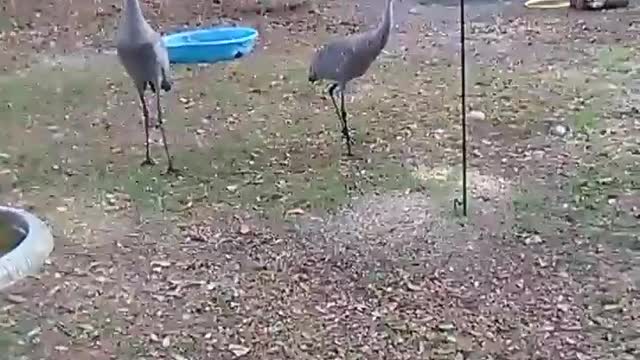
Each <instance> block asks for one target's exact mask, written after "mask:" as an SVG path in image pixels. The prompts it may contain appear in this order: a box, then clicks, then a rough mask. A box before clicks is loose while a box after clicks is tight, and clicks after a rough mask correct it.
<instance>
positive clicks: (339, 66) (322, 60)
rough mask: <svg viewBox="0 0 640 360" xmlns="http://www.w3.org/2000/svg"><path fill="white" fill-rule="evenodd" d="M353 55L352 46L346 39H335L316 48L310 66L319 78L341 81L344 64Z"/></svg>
mask: <svg viewBox="0 0 640 360" xmlns="http://www.w3.org/2000/svg"><path fill="white" fill-rule="evenodd" d="M353 55H354V48H353V46H352V44H351V42H350V41H348V39H344V38H343V39H337V40H334V41H332V42H329V43H328V44H326V45H324V46H323V47H322V48H320V49H319V50H318V52H317V53H316V54H315V56H314V58H313V60H312V68H313V69H314V73H315V75H316V76H317V77H318V78H320V79H328V80H334V81H341V80H343V78H344V75H345V74H344V72H345V68H346V67H345V65H346V64H347V63H348V62H349V59H351V58H352V57H353Z"/></svg>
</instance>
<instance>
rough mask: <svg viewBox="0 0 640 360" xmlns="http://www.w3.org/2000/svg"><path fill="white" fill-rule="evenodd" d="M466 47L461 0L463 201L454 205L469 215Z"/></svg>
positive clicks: (455, 202) (461, 1)
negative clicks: (460, 207)
mask: <svg viewBox="0 0 640 360" xmlns="http://www.w3.org/2000/svg"><path fill="white" fill-rule="evenodd" d="M464 55H465V49H464V0H460V69H461V74H460V80H461V81H460V83H461V92H460V99H461V105H462V201H460V200H459V199H455V200H454V203H453V206H454V209H456V210H457V208H458V207H459V206H462V214H463V215H464V216H467V94H466V87H467V80H466V64H465V57H464Z"/></svg>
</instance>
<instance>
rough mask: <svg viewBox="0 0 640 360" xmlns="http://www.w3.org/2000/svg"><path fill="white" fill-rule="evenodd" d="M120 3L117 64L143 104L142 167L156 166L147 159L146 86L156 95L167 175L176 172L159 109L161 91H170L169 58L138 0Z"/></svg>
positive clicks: (147, 120) (160, 109)
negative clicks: (143, 149) (143, 151)
mask: <svg viewBox="0 0 640 360" xmlns="http://www.w3.org/2000/svg"><path fill="white" fill-rule="evenodd" d="M123 1H124V9H123V14H122V17H121V19H120V25H119V28H118V35H117V39H116V49H117V52H118V58H119V59H120V62H121V63H122V65H123V66H124V68H125V70H126V72H127V74H128V75H129V77H131V79H132V80H133V82H134V85H135V87H136V90H137V91H138V96H139V98H140V103H141V104H142V115H143V117H144V131H145V136H146V141H145V146H146V158H145V160H144V161H143V162H142V164H141V165H142V166H145V165H154V164H155V162H154V161H153V159H152V158H151V156H150V155H149V109H148V108H147V101H146V99H145V96H144V92H145V90H146V89H147V86H149V88H150V89H151V91H152V92H153V93H155V95H156V105H157V107H158V122H157V126H158V127H159V128H160V132H161V133H162V142H163V144H164V150H165V153H166V155H167V162H168V167H167V172H169V173H171V172H176V170H175V169H174V167H173V162H172V160H171V155H170V154H169V146H168V145H167V137H166V134H165V130H164V125H163V120H162V107H161V105H160V90H161V89H162V90H164V91H165V92H166V91H170V90H171V81H170V79H169V76H170V74H169V71H170V69H169V55H168V53H167V49H166V48H165V46H164V42H163V41H162V37H161V36H160V34H159V33H157V32H155V31H154V30H153V29H152V28H151V26H150V25H149V23H147V21H146V20H145V18H144V16H143V15H142V10H141V9H140V4H139V3H138V0H123Z"/></svg>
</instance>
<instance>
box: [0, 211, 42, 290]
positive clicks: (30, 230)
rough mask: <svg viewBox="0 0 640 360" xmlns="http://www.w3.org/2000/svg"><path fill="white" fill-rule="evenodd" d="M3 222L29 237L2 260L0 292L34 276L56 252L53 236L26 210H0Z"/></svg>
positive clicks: (0, 259)
mask: <svg viewBox="0 0 640 360" xmlns="http://www.w3.org/2000/svg"><path fill="white" fill-rule="evenodd" d="M0 222H3V223H6V224H8V225H10V226H14V227H15V228H18V229H20V231H21V232H22V233H23V236H24V234H26V237H25V238H24V239H23V240H22V241H21V242H20V244H18V245H17V246H16V247H15V248H14V249H12V250H11V251H9V252H8V253H6V254H4V255H3V256H2V257H0V291H2V290H4V289H6V288H8V287H9V286H11V285H13V284H14V283H15V282H16V281H18V280H20V279H22V278H24V277H25V276H28V275H34V274H36V273H37V272H38V271H40V268H41V267H42V265H43V264H44V262H45V260H46V259H47V257H48V256H49V254H51V251H53V236H52V235H51V231H50V230H49V228H48V227H47V225H46V224H45V223H44V222H42V221H41V220H40V219H38V218H37V217H36V216H34V215H33V214H31V213H29V212H28V211H26V210H23V209H16V208H11V207H6V206H0Z"/></svg>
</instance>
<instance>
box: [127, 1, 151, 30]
mask: <svg viewBox="0 0 640 360" xmlns="http://www.w3.org/2000/svg"><path fill="white" fill-rule="evenodd" d="M122 21H123V23H124V24H125V26H126V27H127V28H128V29H131V30H132V29H133V28H136V27H141V26H142V25H143V24H144V23H145V22H146V21H145V19H144V15H142V9H141V8H140V3H139V2H138V0H124V14H123V19H122Z"/></svg>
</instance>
